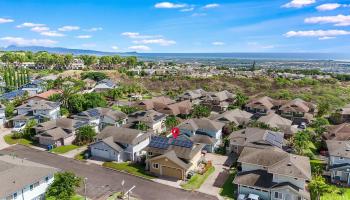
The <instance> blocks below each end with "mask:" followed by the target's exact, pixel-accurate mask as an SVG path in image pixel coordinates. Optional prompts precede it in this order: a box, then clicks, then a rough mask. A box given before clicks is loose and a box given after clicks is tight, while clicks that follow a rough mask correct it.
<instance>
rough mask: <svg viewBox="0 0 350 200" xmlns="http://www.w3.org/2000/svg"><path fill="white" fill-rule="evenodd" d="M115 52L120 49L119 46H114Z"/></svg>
mask: <svg viewBox="0 0 350 200" xmlns="http://www.w3.org/2000/svg"><path fill="white" fill-rule="evenodd" d="M111 48H112V49H113V50H118V49H119V47H117V46H112V47H111Z"/></svg>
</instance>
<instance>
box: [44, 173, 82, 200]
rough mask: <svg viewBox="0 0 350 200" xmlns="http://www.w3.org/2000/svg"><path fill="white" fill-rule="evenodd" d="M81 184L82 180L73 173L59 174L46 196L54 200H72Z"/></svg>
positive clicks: (56, 175)
mask: <svg viewBox="0 0 350 200" xmlns="http://www.w3.org/2000/svg"><path fill="white" fill-rule="evenodd" d="M80 184H81V178H79V177H77V176H75V174H73V173H72V172H58V173H56V174H55V179H54V181H53V183H52V184H51V185H50V186H49V188H48V190H47V192H46V196H47V198H50V199H54V200H71V198H72V197H73V196H74V195H75V189H76V188H78V187H79V186H80Z"/></svg>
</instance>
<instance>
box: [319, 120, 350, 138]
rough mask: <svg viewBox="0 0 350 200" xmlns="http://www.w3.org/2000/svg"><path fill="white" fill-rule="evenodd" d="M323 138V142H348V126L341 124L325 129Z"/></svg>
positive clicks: (349, 135) (347, 124) (349, 128)
mask: <svg viewBox="0 0 350 200" xmlns="http://www.w3.org/2000/svg"><path fill="white" fill-rule="evenodd" d="M323 138H324V139H325V140H337V141H345V140H350V124H349V123H342V124H339V125H334V126H329V127H327V131H326V132H325V133H324V134H323Z"/></svg>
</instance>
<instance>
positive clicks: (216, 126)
mask: <svg viewBox="0 0 350 200" xmlns="http://www.w3.org/2000/svg"><path fill="white" fill-rule="evenodd" d="M224 126H225V124H224V123H221V122H217V121H213V120H210V119H207V118H201V119H197V118H194V119H188V120H186V121H184V122H182V123H181V124H179V125H178V126H177V127H178V128H179V129H186V130H191V131H197V130H198V129H204V130H210V131H219V130H221V129H222V128H223V127H224Z"/></svg>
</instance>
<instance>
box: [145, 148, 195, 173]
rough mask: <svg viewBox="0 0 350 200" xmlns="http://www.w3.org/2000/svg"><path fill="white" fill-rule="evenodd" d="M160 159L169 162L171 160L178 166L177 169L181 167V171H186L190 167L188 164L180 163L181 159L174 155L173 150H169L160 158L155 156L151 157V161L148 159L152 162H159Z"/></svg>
mask: <svg viewBox="0 0 350 200" xmlns="http://www.w3.org/2000/svg"><path fill="white" fill-rule="evenodd" d="M161 158H167V159H169V160H171V161H172V162H174V163H175V164H176V165H178V166H179V167H181V168H182V169H188V168H190V167H191V165H190V164H187V163H185V162H184V161H182V160H181V159H179V158H178V157H177V155H176V153H175V151H174V150H170V151H167V152H166V153H164V154H163V155H160V156H156V157H153V158H151V159H149V160H150V161H152V160H159V159H161Z"/></svg>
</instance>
